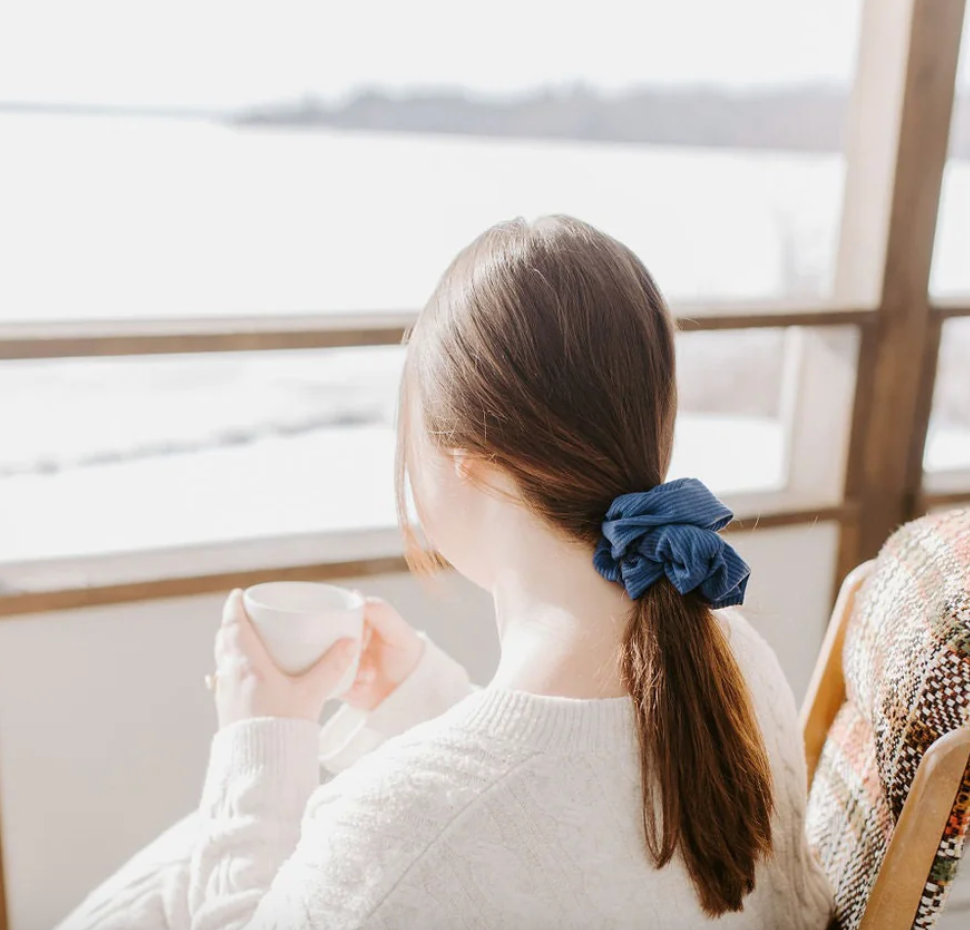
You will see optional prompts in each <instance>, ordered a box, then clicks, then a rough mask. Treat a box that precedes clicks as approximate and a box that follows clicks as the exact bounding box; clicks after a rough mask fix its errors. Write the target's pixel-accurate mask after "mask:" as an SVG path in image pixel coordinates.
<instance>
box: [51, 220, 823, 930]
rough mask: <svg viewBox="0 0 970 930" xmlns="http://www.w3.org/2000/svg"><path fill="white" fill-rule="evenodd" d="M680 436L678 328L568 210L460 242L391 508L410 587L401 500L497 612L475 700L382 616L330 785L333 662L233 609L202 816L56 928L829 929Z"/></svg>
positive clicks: (791, 748) (785, 741) (436, 308)
mask: <svg viewBox="0 0 970 930" xmlns="http://www.w3.org/2000/svg"><path fill="white" fill-rule="evenodd" d="M675 413H676V390H675V382H674V324H673V321H672V319H671V316H670V313H669V312H668V310H667V308H666V306H665V304H664V301H663V298H662V297H661V295H660V293H659V291H658V290H657V287H656V286H655V284H654V282H653V280H652V279H651V278H650V275H649V274H648V273H647V271H646V269H645V268H644V267H643V265H642V264H641V263H640V262H639V260H638V259H637V258H636V257H635V256H634V255H633V253H632V252H631V251H630V250H629V249H627V248H625V247H624V246H622V245H621V244H620V243H618V242H616V241H615V240H613V239H611V238H610V237H609V236H606V235H604V234H603V233H601V232H599V231H597V230H595V229H593V228H592V227H590V226H588V225H586V224H584V223H581V222H579V221H577V220H574V219H570V218H568V217H550V218H546V219H542V220H540V221H538V222H536V223H533V224H528V223H525V222H522V221H516V222H511V223H506V224H502V225H499V226H497V227H495V228H493V229H491V230H489V231H487V232H486V233H485V234H484V235H482V236H481V237H480V238H479V239H478V240H476V241H475V242H474V243H472V244H471V245H470V246H469V247H468V248H466V249H465V250H464V251H463V252H462V253H461V254H460V255H459V256H458V257H457V259H456V260H455V261H454V262H453V263H452V265H451V267H450V268H449V269H448V271H447V272H446V273H445V275H444V277H443V278H442V280H441V282H440V284H439V285H438V288H437V289H436V291H435V293H434V295H433V296H432V298H431V300H430V302H429V303H428V305H427V307H426V308H425V309H424V311H423V312H422V314H421V315H420V318H419V320H418V322H417V324H416V326H415V327H414V331H413V334H412V336H411V339H410V344H409V347H408V353H407V360H406V364H405V370H404V376H403V379H402V390H401V407H400V414H401V415H400V422H399V448H398V502H399V508H398V509H399V516H400V519H401V521H402V524H403V526H404V529H405V534H406V537H407V539H408V542H409V548H410V550H411V555H412V558H414V559H415V561H417V562H418V563H420V564H423V566H424V567H428V562H429V558H428V557H427V555H426V554H423V553H422V552H421V551H420V550H418V549H417V548H416V547H415V539H414V534H413V533H412V532H411V531H410V530H409V529H408V526H407V510H406V506H405V489H406V487H407V485H408V483H409V482H410V486H411V488H412V490H413V494H414V501H415V506H416V510H417V513H418V516H419V518H420V522H421V526H422V529H423V531H424V533H425V534H426V536H427V537H428V540H429V542H430V543H431V544H432V545H433V547H434V549H435V550H436V551H437V552H438V553H440V554H441V556H443V557H444V559H446V560H447V561H448V562H450V563H451V565H453V566H454V568H455V569H456V570H457V571H458V572H460V573H461V574H462V575H464V576H465V577H467V578H469V579H470V580H471V581H473V582H474V583H476V584H478V585H480V586H481V587H483V588H485V589H486V590H488V591H489V592H490V593H491V594H492V595H493V597H494V601H495V614H496V619H497V623H498V633H499V637H500V640H501V660H500V662H499V665H498V669H497V671H496V673H495V676H494V678H493V679H492V681H491V682H490V684H489V685H488V686H487V687H485V688H483V689H481V690H478V691H473V690H472V689H471V688H470V686H469V684H468V679H467V677H466V676H465V675H464V673H463V671H462V670H461V669H460V668H459V667H457V666H456V665H455V664H454V663H453V662H452V661H451V660H450V659H448V658H447V657H446V656H444V655H443V654H442V653H441V652H440V651H439V650H438V649H437V648H436V647H434V646H433V644H431V643H429V642H426V641H425V640H424V639H423V637H422V636H421V635H420V634H418V633H415V632H414V631H413V630H412V629H411V628H410V627H409V626H408V625H407V624H406V623H405V622H404V621H403V620H402V619H401V618H400V617H398V616H397V615H396V614H395V613H394V612H393V610H392V609H391V608H390V607H389V606H388V605H386V604H384V603H382V602H377V601H373V600H372V601H370V602H369V606H368V614H367V622H368V629H369V630H370V639H369V643H368V644H367V647H366V655H365V659H366V661H365V662H364V663H363V665H362V670H361V672H360V674H359V676H358V679H357V683H356V685H355V687H354V690H353V691H352V692H351V693H350V695H349V696H348V703H349V704H350V705H351V708H349V709H347V708H345V709H344V710H343V711H341V712H340V713H339V714H338V715H337V716H336V717H335V718H334V720H333V721H332V722H331V723H329V724H328V725H327V727H326V728H325V731H324V734H323V736H324V739H323V743H324V745H325V747H326V748H327V755H326V757H325V761H326V762H327V764H328V765H329V766H330V767H331V768H333V769H337V770H340V769H347V771H342V772H341V773H340V774H338V775H337V776H336V777H335V778H333V779H332V780H331V781H329V782H328V783H327V784H325V785H323V786H322V787H321V786H319V767H318V747H319V732H318V727H317V720H318V719H319V717H320V712H321V709H322V706H323V704H324V702H325V700H326V699H327V698H328V696H329V695H330V693H331V692H332V689H333V686H334V683H335V682H336V681H337V680H339V678H340V676H341V673H342V671H343V669H344V668H345V667H346V664H347V663H348V662H349V661H350V658H351V655H352V651H353V650H352V649H350V650H346V651H345V650H344V649H343V648H342V647H341V646H340V644H338V646H336V647H334V649H333V650H331V651H330V652H329V653H328V654H327V655H326V656H324V657H323V659H321V660H320V662H319V663H318V664H317V666H315V667H314V668H313V669H312V670H311V671H310V672H308V673H306V674H305V675H303V676H301V677H299V678H296V679H294V678H290V677H289V676H287V675H284V674H282V673H281V672H279V671H278V670H277V669H276V668H275V667H274V665H273V663H272V662H271V661H270V660H269V658H268V657H267V655H266V652H265V651H264V650H263V648H262V646H261V643H260V641H259V639H258V637H257V636H256V634H255V633H254V631H253V628H252V627H251V626H250V624H249V621H248V619H247V618H246V616H245V613H244V611H243V608H242V606H241V601H240V597H239V593H238V592H234V593H233V595H232V596H231V597H230V599H229V601H228V603H227V607H226V612H225V617H224V620H223V625H222V627H221V629H220V632H219V636H218V640H217V644H216V661H217V676H218V677H217V679H216V703H217V708H218V714H219V720H220V725H221V729H220V732H219V733H218V734H217V735H216V737H215V738H214V740H213V744H212V755H211V760H210V764H209V770H208V774H207V779H206V785H205V789H204V793H203V798H202V804H201V808H200V811H199V813H198V815H197V817H195V818H193V819H191V820H189V821H186V822H184V823H183V824H181V825H179V826H178V827H176V828H175V829H174V830H173V831H170V833H169V834H168V835H166V836H164V837H162V838H161V839H160V840H159V841H157V842H156V844H154V845H153V846H151V847H149V848H148V849H147V850H145V851H144V852H143V853H141V854H140V856H139V857H136V859H135V860H134V861H133V862H132V863H130V864H129V866H128V867H126V869H125V870H123V872H121V873H119V875H117V876H115V878H114V879H112V880H111V881H110V882H109V883H108V884H107V885H106V886H104V887H103V888H102V889H100V890H99V891H98V892H96V893H95V894H94V895H92V897H91V898H89V900H88V901H87V902H86V903H85V904H84V905H83V906H82V907H81V908H80V909H79V910H78V911H77V912H76V913H75V914H74V915H72V916H71V917H70V918H68V920H67V922H66V923H65V925H64V926H65V927H68V928H71V930H77V928H82V927H84V928H94V927H97V928H102V930H103V928H122V927H124V928H134V927H137V928H139V930H162V928H168V927H172V928H183V927H184V928H192V930H216V928H218V930H241V928H266V927H278V928H281V930H284V928H285V930H297V928H310V927H314V928H326V930H337V928H360V927H366V928H374V930H377V928H381V930H386V928H412V927H414V928H457V927H476V928H477V927H481V928H486V927H488V928H495V927H509V928H512V927H515V928H524V930H542V928H572V927H575V928H592V927H596V928H604V927H610V928H634V927H650V928H688V927H698V926H701V925H703V924H704V923H706V922H707V921H709V920H713V919H718V920H719V926H723V927H724V928H740V927H745V928H755V927H758V928H761V927H765V928H768V927H770V928H783V927H792V928H805V930H818V928H822V927H824V926H825V925H826V924H827V922H828V918H829V910H830V896H829V889H828V887H827V884H826V881H825V879H824V877H823V875H822V873H821V870H820V869H819V868H818V866H817V865H816V863H815V862H814V860H813V858H812V856H811V854H810V852H809V850H808V849H807V846H806V843H805V839H804V836H803V830H802V820H803V814H804V807H805V770H804V763H803V760H802V750H801V741H800V736H799V730H798V725H797V722H796V713H795V706H794V701H793V698H792V695H791V692H790V690H789V688H788V686H787V684H786V682H785V679H784V677H783V675H782V673H781V671H780V669H779V667H778V664H777V661H776V659H775V657H774V655H773V654H772V652H771V650H770V649H769V648H768V647H767V646H766V644H765V643H764V642H763V641H762V640H761V639H760V638H759V637H758V636H757V635H756V634H755V633H754V632H753V630H752V629H751V627H750V626H748V624H747V623H746V622H745V621H744V619H743V618H742V617H741V616H740V615H739V614H738V613H737V612H733V611H726V612H717V613H715V612H714V611H715V610H716V609H718V608H722V607H728V606H731V605H734V604H738V603H740V602H741V600H742V599H743V595H744V589H745V585H746V584H747V577H748V569H747V566H746V565H745V564H744V563H743V562H742V561H741V559H740V558H739V557H738V555H737V554H736V553H735V552H734V550H733V549H731V547H730V546H728V545H727V544H726V543H725V542H724V541H723V540H722V539H721V538H720V537H719V536H718V535H717V530H719V529H721V528H722V527H723V526H724V525H725V524H726V523H727V522H728V521H729V520H730V519H731V514H730V512H729V511H728V510H727V509H726V508H725V507H724V506H723V505H722V504H721V503H720V502H719V501H717V500H716V498H714V497H713V496H712V495H711V494H710V492H709V491H707V489H706V488H705V487H704V486H703V485H702V484H700V482H697V481H694V480H682V481H674V482H670V483H667V484H665V483H664V477H665V474H666V471H667V467H668V465H669V462H670V454H671V446H672V442H673V434H674V418H675ZM711 453H712V455H714V454H716V450H715V449H712V450H711ZM430 561H434V560H433V559H431V560H430ZM382 740H383V742H382Z"/></svg>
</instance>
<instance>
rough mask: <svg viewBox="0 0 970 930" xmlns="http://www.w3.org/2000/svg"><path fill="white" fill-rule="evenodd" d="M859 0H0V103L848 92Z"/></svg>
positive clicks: (198, 103)
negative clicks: (458, 91)
mask: <svg viewBox="0 0 970 930" xmlns="http://www.w3.org/2000/svg"><path fill="white" fill-rule="evenodd" d="M860 5H861V0H587V2H584V3H582V4H580V3H576V2H573V0H483V2H478V3H474V4H472V3H468V2H464V0H343V2H339V3H338V2H334V0H328V2H310V0H264V2H261V3H254V2H247V0H157V2H156V0H152V2H148V0H4V2H3V3H0V100H7V101H14V100H17V101H48V102H78V103H80V102H84V103H104V104H115V105H135V106H190V107H200V108H206V107H233V106H239V105H246V104H251V103H254V102H260V101H265V100H276V99H280V98H290V99H292V98H294V97H299V96H302V95H303V94H305V93H311V92H312V93H316V94H318V95H320V96H323V97H334V96H340V95H343V94H346V93H347V92H348V91H351V90H354V89H356V88H359V87H366V86H379V87H383V88H390V89H394V88H415V87H422V88H427V87H436V86H438V87H440V86H448V87H464V88H468V89H472V90H476V91H480V92H486V93H489V92H490V93H496V92H498V93H503V92H510V91H511V92H514V91H516V90H521V89H524V88H530V87H535V86H539V85H550V84H552V85H557V84H563V83H567V82H573V81H584V82H587V83H589V84H592V85H594V86H596V87H599V88H604V89H615V88H623V87H629V86H631V85H637V84H652V83H678V84H708V85H722V86H724V85H727V86H731V87H743V86H750V85H758V86H766V85H777V84H793V83H796V84H797V83H806V82H820V81H821V82H827V83H833V84H840V85H843V86H846V85H848V84H849V82H850V81H851V78H852V73H853V66H854V61H855V53H856V43H857V41H858V17H859V9H860ZM965 57H970V56H965ZM964 64H965V65H966V62H965V63H964ZM965 70H966V68H965Z"/></svg>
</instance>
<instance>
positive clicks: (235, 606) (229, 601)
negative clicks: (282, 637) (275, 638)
mask: <svg viewBox="0 0 970 930" xmlns="http://www.w3.org/2000/svg"><path fill="white" fill-rule="evenodd" d="M215 658H216V667H217V668H219V667H221V666H222V665H223V664H226V663H233V662H239V661H242V660H245V663H246V664H248V665H251V666H254V667H261V666H263V665H264V664H265V663H266V662H269V661H271V660H270V659H269V655H268V653H267V652H266V647H265V646H264V645H263V641H262V640H261V639H260V638H259V635H258V634H257V633H256V630H255V628H254V627H253V625H252V623H250V621H249V617H248V616H247V615H246V609H245V607H244V606H243V596H242V591H240V590H239V589H238V588H237V589H236V590H235V591H233V592H232V593H231V594H230V595H229V597H228V598H226V603H225V606H224V607H223V610H222V625H221V626H220V627H219V630H218V632H217V633H216V648H215Z"/></svg>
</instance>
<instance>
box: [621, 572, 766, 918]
mask: <svg viewBox="0 0 970 930" xmlns="http://www.w3.org/2000/svg"><path fill="white" fill-rule="evenodd" d="M622 673H623V676H624V679H625V683H626V685H627V687H628V688H629V690H630V694H631V696H632V698H633V703H634V705H635V706H636V711H637V732H638V738H639V743H640V758H641V765H642V773H643V778H642V781H643V826H644V832H645V836H646V843H647V850H648V851H649V853H650V856H651V858H652V859H653V861H654V864H655V865H656V866H657V867H658V868H660V867H662V866H664V865H666V864H667V863H668V862H670V860H671V859H672V858H673V856H674V853H675V852H677V851H678V850H679V851H680V854H681V857H682V859H683V861H684V864H685V866H686V868H687V873H688V875H689V876H690V880H691V882H692V884H693V886H694V888H695V890H696V892H697V894H698V896H699V898H700V902H701V907H702V908H703V909H704V911H705V913H707V914H709V915H710V916H712V917H714V916H718V915H720V914H723V913H725V912H726V911H740V910H741V909H742V907H743V903H742V902H743V899H744V896H745V895H746V894H748V893H749V892H751V891H752V890H753V889H754V883H755V869H756V867H757V865H758V862H759V860H760V859H761V858H762V857H764V856H767V855H768V853H769V852H770V851H771V812H772V790H771V770H770V766H769V762H768V755H767V752H766V750H765V747H764V743H763V741H762V739H761V731H760V729H759V726H758V722H757V719H756V717H755V713H754V708H753V706H752V703H751V698H750V695H749V693H748V689H747V686H746V684H745V681H744V678H743V676H742V674H741V670H740V668H739V667H738V664H737V662H736V661H735V658H734V655H733V653H732V652H731V648H730V645H729V644H728V640H727V637H726V636H725V634H724V631H723V630H722V629H721V626H720V623H719V622H718V620H717V618H716V617H715V615H714V614H713V612H712V611H711V609H710V608H709V607H708V605H707V604H706V603H705V602H704V601H703V600H701V599H700V598H699V597H698V596H697V594H694V593H690V594H687V595H681V594H679V593H678V592H677V591H676V589H675V588H674V587H673V586H672V585H671V584H670V582H669V581H668V580H667V579H666V578H662V579H660V580H659V581H657V582H656V583H655V584H653V585H652V586H651V587H650V588H649V589H648V590H647V591H645V592H644V593H643V595H642V596H641V597H639V598H637V599H636V600H635V601H634V602H633V613H632V616H631V618H630V623H629V626H628V628H627V632H626V636H625V638H624V642H623V654H622Z"/></svg>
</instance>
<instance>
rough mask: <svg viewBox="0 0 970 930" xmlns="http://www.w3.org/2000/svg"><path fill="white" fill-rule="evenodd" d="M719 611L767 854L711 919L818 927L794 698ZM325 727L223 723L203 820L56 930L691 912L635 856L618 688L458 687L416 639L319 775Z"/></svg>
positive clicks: (587, 922)
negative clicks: (738, 906) (739, 908)
mask: <svg viewBox="0 0 970 930" xmlns="http://www.w3.org/2000/svg"><path fill="white" fill-rule="evenodd" d="M721 616H722V617H723V618H724V620H725V622H726V623H727V626H728V629H729V632H730V635H731V641H732V645H733V647H734V649H735V652H736V654H737V656H738V659H739V662H740V663H741V667H742V669H743V670H744V672H745V674H746V677H747V680H748V683H749V685H750V687H751V691H752V694H753V697H754V702H755V706H756V709H757V712H758V716H759V720H760V721H761V725H762V728H763V731H764V736H765V740H766V743H767V746H768V751H769V753H770V756H771V760H772V767H773V772H774V778H775V792H776V815H775V821H774V838H775V840H774V842H775V852H774V856H773V858H772V860H771V861H770V862H769V863H766V864H765V865H764V866H763V867H762V868H761V871H760V874H759V875H758V879H757V887H756V889H755V891H754V893H753V894H752V895H751V896H750V897H748V898H747V899H746V902H745V908H744V911H743V912H742V913H739V914H730V915H727V916H725V917H723V918H721V919H720V921H719V922H718V927H721V928H723V930H732V928H742V927H743V928H771V930H783V928H793V930H796V928H797V930H823V928H824V927H825V926H826V924H827V921H828V917H829V908H830V891H829V888H828V885H827V882H826V880H825V877H824V876H823V874H822V872H821V870H820V869H819V868H818V867H817V865H816V864H815V862H814V860H813V859H812V857H811V854H810V853H809V851H808V848H807V846H806V842H805V838H804V835H803V815H804V809H805V766H804V762H803V757H802V746H801V737H800V733H799V728H798V723H797V719H796V712H795V704H794V700H793V697H792V694H791V691H790V690H789V688H788V685H787V683H786V681H785V679H784V677H783V675H782V672H781V669H780V668H779V666H778V663H777V660H776V658H775V656H774V654H773V653H772V652H771V650H770V649H769V648H768V646H767V645H766V644H765V643H764V641H763V640H762V639H761V638H760V637H759V636H758V635H757V634H756V633H755V632H754V631H753V630H752V629H751V627H750V626H749V625H748V624H747V622H746V621H744V620H743V619H742V618H741V616H740V614H738V613H737V612H736V611H729V612H722V614H721ZM418 720H423V721H424V722H421V723H419V724H417V725H414V726H411V725H412V724H415V723H416V722H417V721H418ZM408 727H410V728H408ZM404 730H406V732H403V735H396V736H395V735H394V734H396V733H398V734H400V733H402V731H404ZM320 736H321V735H320V733H319V731H318V728H317V727H316V726H314V725H312V724H309V723H305V722H299V721H288V720H269V719H264V720H253V721H247V722H243V723H239V724H235V725H233V726H231V727H229V728H227V729H225V730H223V731H222V732H220V733H218V734H217V735H216V736H215V738H214V740H213V743H212V755H211V760H210V764H209V771H208V775H207V778H206V784H205V788H204V791H203V798H202V804H201V808H200V811H199V813H198V814H197V815H195V816H193V817H191V818H188V819H187V820H185V821H183V822H182V823H180V824H178V825H176V827H174V828H173V829H172V830H170V831H169V832H168V833H167V834H165V835H163V836H162V837H161V838H160V839H159V840H157V841H156V842H155V843H153V844H152V845H151V846H149V847H148V848H147V849H145V850H143V851H142V852H141V853H140V854H139V855H138V856H136V857H135V859H133V860H132V861H131V862H130V863H129V864H128V865H127V866H126V867H125V868H124V869H123V870H122V871H121V872H119V873H118V874H117V875H116V876H114V878H112V879H111V880H109V881H108V882H107V883H106V884H105V885H103V886H102V887H101V888H99V889H98V890H97V891H95V892H94V893H93V894H92V895H91V896H90V897H89V898H88V899H87V900H86V901H85V902H84V903H83V904H82V905H81V907H79V908H78V910H76V911H75V912H74V913H73V914H72V915H70V916H69V917H68V918H67V919H66V920H65V922H64V923H63V924H62V925H61V930H95V928H97V930H243V928H246V930H256V928H260V930H264V928H277V930H304V928H305V930H309V928H316V930H350V928H368V930H392V928H394V930H398V928H400V930H411V928H420V930H439V928H441V930H458V928H475V930H479V928H481V930H484V928H516V930H546V928H549V930H553V928H555V930H568V928H577V930H579V928H582V930H590V928H598V930H605V928H616V930H621V928H622V930H633V928H651V930H668V928H693V927H699V926H702V925H704V924H705V923H707V921H706V920H705V918H704V916H703V914H702V912H701V911H700V909H699V907H698V903H697V899H696V895H695V893H694V891H693V889H692V888H691V885H690V883H689V881H688V879H687V875H686V873H685V871H684V869H683V866H682V865H681V864H680V863H679V862H678V861H676V860H675V861H674V862H673V863H671V864H670V865H669V866H667V867H666V868H664V869H661V870H656V869H654V868H653V867H652V866H651V864H650V863H649V861H648V859H647V857H646V855H645V852H644V843H643V837H642V832H641V829H642V828H641V818H640V783H639V781H640V771H639V757H638V751H637V744H636V735H635V731H634V725H633V713H632V706H631V704H630V702H629V700H628V699H625V698H616V699H607V700H574V699H568V698H554V697H542V696H537V695H533V694H527V693H525V692H520V691H507V690H499V689H493V688H485V689H482V690H480V691H474V692H473V691H472V689H471V687H470V685H469V683H468V679H467V676H466V675H465V673H464V671H463V670H462V669H461V668H460V666H457V665H456V664H455V663H454V662H452V660H450V659H448V658H447V657H446V656H445V655H444V654H443V653H442V652H440V650H438V649H437V648H435V647H434V646H433V645H431V644H430V643H429V644H428V646H427V648H426V649H425V654H424V657H423V659H422V661H421V663H420V665H419V666H418V668H417V669H416V670H415V672H414V674H413V675H412V676H411V677H410V678H409V679H408V680H407V681H406V682H405V683H404V684H403V685H401V687H400V688H399V689H398V690H397V691H396V692H395V693H394V694H393V695H392V696H391V697H390V698H388V700H387V701H385V702H384V704H382V705H381V706H380V707H379V708H377V710H376V711H374V712H373V713H372V714H370V715H363V714H360V713H357V712H354V711H351V710H349V709H344V710H342V711H341V712H340V713H338V714H337V715H336V717H335V718H334V719H333V720H332V721H331V722H330V723H328V724H327V726H326V727H324V731H323V734H322V748H323V751H324V755H323V761H324V763H325V764H326V765H327V766H328V767H329V768H330V769H331V770H339V774H338V775H337V776H336V777H334V778H333V779H332V780H330V781H329V782H328V783H326V784H324V785H323V786H320V784H319V764H318V757H319V751H320V748H321V739H320ZM392 736H393V738H387V737H392Z"/></svg>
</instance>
